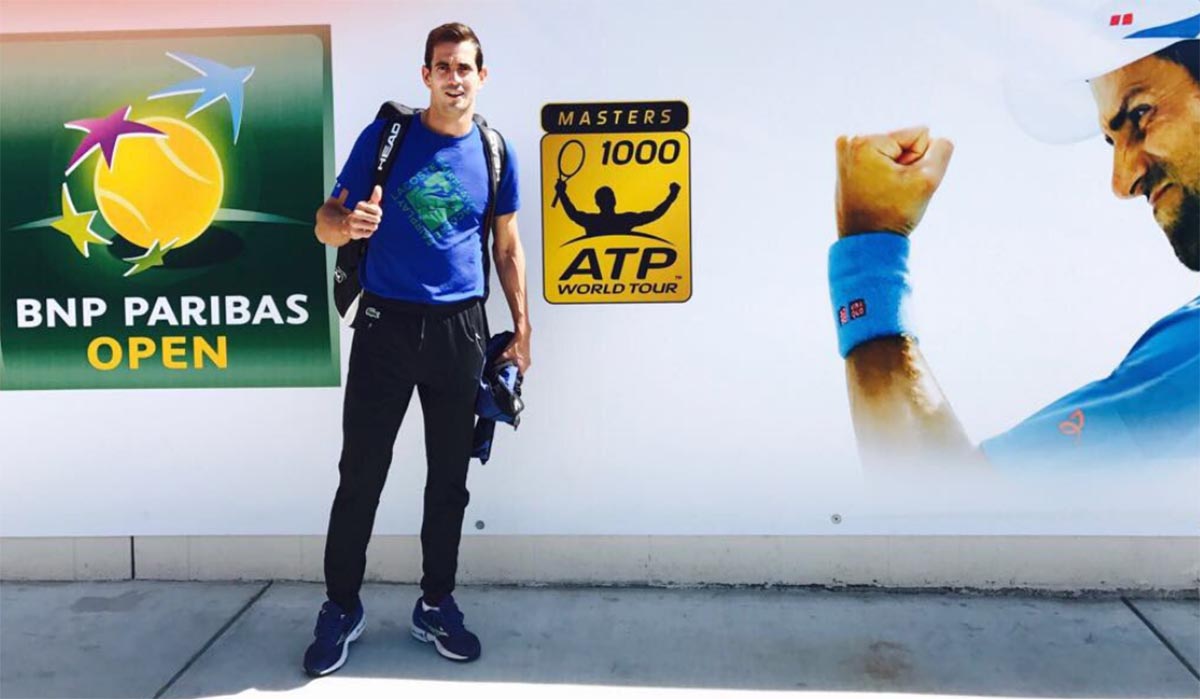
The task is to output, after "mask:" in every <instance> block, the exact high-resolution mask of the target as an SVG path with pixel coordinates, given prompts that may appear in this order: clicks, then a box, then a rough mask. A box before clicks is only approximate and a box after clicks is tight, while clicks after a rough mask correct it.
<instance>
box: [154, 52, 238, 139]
mask: <svg viewBox="0 0 1200 699" xmlns="http://www.w3.org/2000/svg"><path fill="white" fill-rule="evenodd" d="M167 55H168V56H170V57H171V58H173V59H175V60H177V61H179V62H180V63H182V64H184V65H185V66H187V67H188V68H191V69H192V70H194V71H196V72H197V73H199V74H200V75H201V76H202V77H199V78H193V79H191V80H184V81H183V82H181V83H176V84H174V85H172V86H171V87H168V88H166V89H164V90H159V91H158V92H156V93H154V94H153V95H150V99H152V100H153V99H159V98H161V97H173V96H175V95H188V94H192V93H196V92H199V93H200V96H199V97H197V98H196V103H195V104H194V105H192V111H190V112H188V113H187V116H188V118H190V117H191V116H192V115H194V114H196V113H197V112H199V111H201V110H202V109H204V108H205V107H208V106H209V105H211V104H213V103H214V102H217V101H218V100H220V99H222V98H224V99H225V101H226V102H229V112H230V114H231V115H232V116H233V142H234V143H237V140H238V132H240V131H241V128H242V89H243V88H242V86H243V85H244V84H245V83H246V82H247V81H248V80H250V76H251V75H254V66H241V67H238V68H230V67H229V66H227V65H225V64H223V63H217V62H216V61H210V60H208V59H207V58H200V57H199V56H191V55H188V54H186V53H171V52H170V51H168V52H167Z"/></svg>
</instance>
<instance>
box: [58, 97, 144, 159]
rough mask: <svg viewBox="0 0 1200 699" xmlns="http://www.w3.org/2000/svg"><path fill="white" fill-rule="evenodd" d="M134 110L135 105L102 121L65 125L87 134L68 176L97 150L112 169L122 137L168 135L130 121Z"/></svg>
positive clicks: (82, 120)
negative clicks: (118, 142) (130, 115)
mask: <svg viewBox="0 0 1200 699" xmlns="http://www.w3.org/2000/svg"><path fill="white" fill-rule="evenodd" d="M132 109H133V105H130V106H128V107H122V108H121V109H118V110H117V111H115V112H113V113H112V114H109V115H108V116H106V117H104V118H102V119H79V120H76V121H68V122H67V123H66V124H63V126H65V127H67V128H68V129H76V130H79V131H83V132H84V133H86V134H87V136H84V138H83V142H82V143H80V144H79V148H77V149H76V150H75V154H74V155H72V156H71V164H70V165H68V166H67V172H66V174H68V175H69V174H71V171H72V170H74V169H75V168H77V167H79V164H80V163H82V162H83V161H84V160H87V157H88V156H89V155H91V153H92V151H94V150H96V149H97V148H99V149H100V150H101V152H102V153H103V154H104V162H106V163H108V167H109V168H110V169H111V168H112V166H113V155H114V154H115V153H116V150H117V140H118V139H120V138H121V137H122V136H165V135H166V134H164V133H163V132H162V131H159V130H158V129H155V128H151V127H149V126H146V125H145V124H139V123H137V122H136V121H129V112H130V111H131V110H132Z"/></svg>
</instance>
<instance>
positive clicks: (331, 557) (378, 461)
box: [325, 294, 487, 611]
mask: <svg viewBox="0 0 1200 699" xmlns="http://www.w3.org/2000/svg"><path fill="white" fill-rule="evenodd" d="M354 328H355V332H354V343H353V345H352V347H351V350H350V376H349V378H348V379H347V380H346V396H345V405H344V407H343V411H342V456H341V462H340V463H339V464H338V471H339V472H340V474H341V481H340V483H339V485H338V490H337V495H336V496H335V498H334V501H333V511H332V512H331V513H330V516H329V534H328V537H327V539H326V542H325V587H326V593H327V594H328V596H329V599H331V600H333V601H334V602H336V603H337V604H338V605H340V606H341V607H342V608H343V609H345V610H347V611H349V610H351V609H354V607H355V605H356V604H357V603H358V593H359V589H360V588H361V587H362V581H363V571H364V570H365V568H366V564H367V555H366V554H367V542H368V541H369V540H370V538H371V528H372V526H373V525H374V523H375V509H376V508H377V507H378V505H379V495H380V493H381V492H382V491H383V484H384V482H385V481H386V480H387V472H388V467H389V465H390V464H391V462H392V449H393V446H394V444H395V441H396V433H397V432H398V431H399V429H400V423H401V421H403V419H404V412H405V409H406V408H407V407H408V403H409V400H410V399H411V398H412V392H413V388H414V387H415V388H416V389H417V393H418V395H419V397H420V399H421V411H422V413H423V414H424V418H425V452H426V461H427V467H428V471H427V473H426V476H425V513H424V518H423V521H422V524H421V551H422V554H423V557H424V564H423V573H424V575H423V576H422V578H421V590H422V591H423V592H424V593H425V595H426V596H427V597H428V598H431V599H435V600H436V599H440V598H441V596H442V595H445V594H448V593H450V592H452V591H453V590H454V576H455V573H456V572H457V570H458V545H459V540H460V539H461V537H462V522H463V512H464V511H465V510H466V507H467V502H468V500H469V499H470V494H469V493H468V492H467V465H468V463H469V462H470V459H471V439H472V434H473V431H474V425H475V396H476V393H477V391H478V388H479V376H480V372H481V371H482V369H483V362H484V347H485V346H486V342H487V340H486V338H487V323H486V320H485V318H484V311H483V304H482V301H480V300H479V299H474V300H471V301H468V302H463V303H458V304H447V305H422V304H409V303H403V302H398V301H392V300H389V299H384V298H381V297H378V296H374V295H371V294H364V295H363V298H362V299H360V301H359V308H358V315H357V317H356V318H355V321H354Z"/></svg>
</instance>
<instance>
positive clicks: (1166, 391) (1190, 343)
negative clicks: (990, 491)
mask: <svg viewBox="0 0 1200 699" xmlns="http://www.w3.org/2000/svg"><path fill="white" fill-rule="evenodd" d="M1188 310H1191V311H1192V312H1177V313H1176V314H1173V315H1172V316H1169V317H1168V318H1166V319H1164V320H1163V321H1161V322H1160V323H1158V324H1156V325H1155V327H1153V328H1151V330H1150V331H1149V332H1147V333H1146V335H1145V336H1143V338H1142V339H1141V340H1139V341H1138V343H1137V344H1136V345H1135V346H1134V348H1133V350H1132V351H1130V353H1129V355H1128V356H1126V357H1125V359H1124V360H1122V362H1121V364H1120V365H1119V366H1118V367H1117V369H1116V370H1115V371H1113V373H1112V374H1111V375H1109V376H1108V377H1106V378H1104V379H1101V380H1100V381H1096V382H1093V383H1090V384H1088V385H1086V386H1084V387H1083V388H1080V389H1078V390H1076V391H1073V392H1071V393H1069V394H1067V395H1066V396H1064V397H1062V398H1060V399H1059V400H1057V401H1055V402H1054V403H1052V404H1050V405H1048V406H1046V407H1045V408H1043V409H1042V410H1040V411H1038V412H1037V413H1035V414H1034V415H1033V416H1032V417H1030V418H1029V419H1027V420H1025V421H1024V422H1022V423H1020V424H1019V425H1017V426H1016V427H1014V428H1012V429H1011V430H1009V431H1008V432H1005V433H1004V434H1001V435H999V436H997V437H994V438H992V439H989V440H987V441H986V442H984V443H983V444H982V445H981V447H982V449H983V452H984V454H986V455H987V457H988V460H989V461H991V462H992V463H993V464H995V465H997V466H999V467H1002V468H1003V467H1027V466H1032V467H1039V466H1040V467H1047V468H1055V469H1061V468H1071V467H1084V468H1086V467H1104V466H1121V465H1125V466H1132V465H1139V464H1144V463H1145V462H1148V461H1162V460H1168V461H1192V462H1195V461H1196V460H1197V459H1200V314H1197V313H1195V312H1194V310H1195V309H1184V311H1188Z"/></svg>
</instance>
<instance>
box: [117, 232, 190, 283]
mask: <svg viewBox="0 0 1200 699" xmlns="http://www.w3.org/2000/svg"><path fill="white" fill-rule="evenodd" d="M177 242H179V239H178V238H176V239H175V240H172V241H171V242H169V243H167V244H166V245H162V246H160V245H159V243H158V241H157V240H156V241H154V242H153V243H150V249H149V250H147V251H146V252H145V253H143V254H141V255H138V256H136V257H125V258H122V259H123V260H125V261H126V262H132V263H133V266H132V267H130V268H129V269H128V270H126V272H125V274H124V276H126V277H128V276H130V275H133V274H141V273H142V272H145V271H146V270H148V269H150V268H151V267H162V266H163V258H164V257H166V256H167V251H168V250H170V249H171V247H172V246H174V245H175V243H177Z"/></svg>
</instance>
